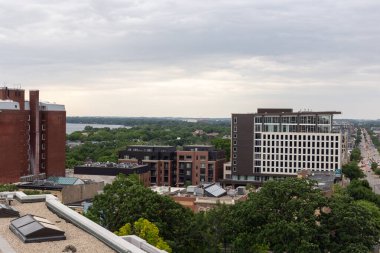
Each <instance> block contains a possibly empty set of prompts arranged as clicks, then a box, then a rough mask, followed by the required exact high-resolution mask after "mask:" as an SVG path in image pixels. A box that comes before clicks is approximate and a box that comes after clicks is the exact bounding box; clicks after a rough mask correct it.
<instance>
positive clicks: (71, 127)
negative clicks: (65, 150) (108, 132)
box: [66, 123, 131, 134]
mask: <svg viewBox="0 0 380 253" xmlns="http://www.w3.org/2000/svg"><path fill="white" fill-rule="evenodd" d="M86 126H90V127H93V128H104V127H108V128H111V129H114V128H131V127H129V126H123V125H103V124H74V123H67V124H66V134H71V133H73V132H75V131H83V130H84V128H85V127H86Z"/></svg>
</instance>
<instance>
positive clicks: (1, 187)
mask: <svg viewBox="0 0 380 253" xmlns="http://www.w3.org/2000/svg"><path fill="white" fill-rule="evenodd" d="M13 191H17V186H16V185H14V184H0V192H13Z"/></svg>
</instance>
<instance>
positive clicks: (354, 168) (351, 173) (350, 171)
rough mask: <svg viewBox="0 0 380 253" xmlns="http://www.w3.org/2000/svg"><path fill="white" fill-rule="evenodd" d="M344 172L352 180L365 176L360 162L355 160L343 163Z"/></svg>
mask: <svg viewBox="0 0 380 253" xmlns="http://www.w3.org/2000/svg"><path fill="white" fill-rule="evenodd" d="M342 173H343V174H344V175H345V176H346V177H348V178H349V179H350V180H354V179H359V178H363V177H364V176H365V175H364V173H363V171H362V170H361V169H360V168H359V166H358V162H357V161H355V160H354V161H352V162H350V163H348V164H345V165H343V169H342Z"/></svg>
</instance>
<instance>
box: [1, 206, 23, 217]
mask: <svg viewBox="0 0 380 253" xmlns="http://www.w3.org/2000/svg"><path fill="white" fill-rule="evenodd" d="M19 216H20V213H19V212H18V211H17V210H16V209H14V208H13V207H11V206H8V205H3V204H0V218H5V217H19Z"/></svg>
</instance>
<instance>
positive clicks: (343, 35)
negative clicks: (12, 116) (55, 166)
mask: <svg viewBox="0 0 380 253" xmlns="http://www.w3.org/2000/svg"><path fill="white" fill-rule="evenodd" d="M379 13H380V1H378V0H355V1H353V0H334V1H332V0H328V1H326V0H319V1H315V0H265V1H263V0H233V1H232V0H229V1H216V0H213V1H209V0H199V1H198V0H192V1H179V0H177V1H176V0H172V1H164V0H162V1H161V0H154V1H152V0H150V1H144V0H134V1H129V0H107V1H105V0H103V1H100V0H92V1H91V0H81V1H78V0H65V1H62V0H24V1H21V0H12V1H9V0H0V86H4V85H7V86H8V87H15V86H18V85H21V86H22V88H24V89H27V90H28V89H39V90H40V91H41V94H40V97H41V100H46V101H51V102H57V103H61V104H65V105H66V110H67V114H68V115H72V116H84V115H90V116H95V115H98V116H185V117H229V116H230V114H231V113H232V112H241V113H244V112H255V111H256V108H258V107H290V108H294V109H295V110H297V111H298V110H300V109H312V110H314V111H317V110H337V111H342V113H343V114H342V116H341V117H343V118H373V119H375V118H376V119H378V118H380V15H379Z"/></svg>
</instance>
